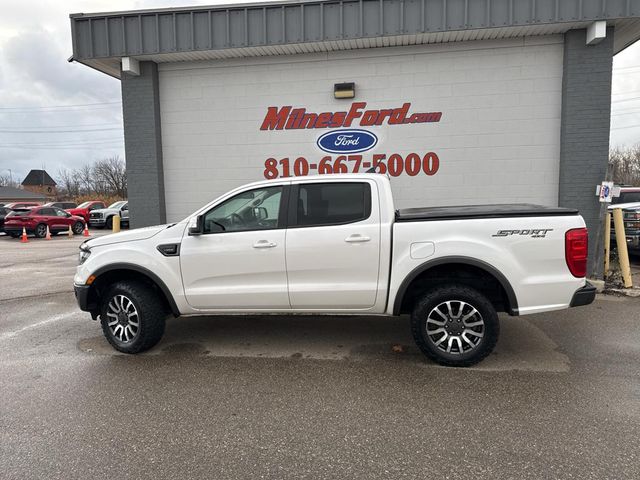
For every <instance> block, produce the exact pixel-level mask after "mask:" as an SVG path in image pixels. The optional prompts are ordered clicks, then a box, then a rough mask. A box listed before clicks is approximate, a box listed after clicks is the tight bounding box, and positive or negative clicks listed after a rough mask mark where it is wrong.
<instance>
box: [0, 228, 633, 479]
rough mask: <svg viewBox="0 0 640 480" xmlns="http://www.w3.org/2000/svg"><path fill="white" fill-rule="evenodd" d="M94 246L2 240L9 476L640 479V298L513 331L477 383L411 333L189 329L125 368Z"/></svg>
mask: <svg viewBox="0 0 640 480" xmlns="http://www.w3.org/2000/svg"><path fill="white" fill-rule="evenodd" d="M82 240H83V238H82V237H75V238H74V239H68V238H66V237H62V236H61V237H56V238H54V239H53V240H51V241H45V240H35V239H31V240H30V242H29V243H27V244H21V243H20V242H19V241H18V240H13V239H10V238H7V237H3V236H0V285H2V288H1V289H0V478H2V479H29V478H48V479H55V478H60V479H71V478H154V479H163V478H221V479H235V478H250V479H255V478H273V479H284V478H291V479H301V478H309V479H330V478H335V479H350V478H363V479H364V478H366V479H372V478H455V479H462V478H470V479H478V478H491V479H498V478H518V479H520V478H536V479H537V478H579V479H589V478H593V479H603V478H612V479H627V478H628V479H637V478H640V449H639V448H638V438H640V299H637V298H635V299H628V298H620V297H610V296H603V297H599V298H598V300H597V301H596V303H594V304H593V305H591V306H588V307H584V308H577V309H571V310H568V311H563V312H557V313H552V314H543V315H536V316H531V317H521V318H508V317H503V321H502V337H501V339H500V342H499V344H498V348H497V350H496V352H495V354H493V355H492V356H491V357H489V358H488V359H487V360H486V361H484V362H483V363H481V364H480V365H479V366H478V367H476V368H470V369H453V368H442V367H439V366H436V365H434V364H431V363H429V362H428V361H426V360H425V359H423V357H422V356H421V355H420V354H419V353H418V352H417V350H416V348H415V347H414V346H413V342H412V340H411V337H410V332H409V326H408V322H407V320H406V319H405V318H400V319H384V318H359V319H354V318H327V317H296V318H291V319H288V318H282V317H277V316H269V317H244V316H238V317H217V318H204V317H203V318H190V319H177V320H171V321H169V323H168V328H167V332H166V334H165V337H164V339H163V340H162V342H161V343H160V344H159V345H158V346H157V347H156V348H154V349H153V350H151V351H150V352H148V353H146V354H143V355H138V356H127V355H123V354H119V353H118V352H116V351H114V350H112V349H111V348H110V347H109V346H108V344H107V342H106V341H105V340H104V339H103V337H102V335H101V332H100V328H99V325H98V324H97V322H93V321H91V320H90V317H89V315H88V314H86V313H83V312H80V311H79V309H78V308H77V307H76V304H75V301H74V298H73V291H72V276H73V271H74V268H75V264H76V257H77V246H78V245H79V244H80V243H81V241H82Z"/></svg>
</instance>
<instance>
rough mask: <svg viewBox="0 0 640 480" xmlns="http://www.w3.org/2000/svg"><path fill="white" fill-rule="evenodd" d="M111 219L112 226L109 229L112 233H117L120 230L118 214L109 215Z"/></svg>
mask: <svg viewBox="0 0 640 480" xmlns="http://www.w3.org/2000/svg"><path fill="white" fill-rule="evenodd" d="M111 221H112V222H113V228H112V229H111V231H112V232H113V233H117V232H119V231H120V215H114V216H113V217H111Z"/></svg>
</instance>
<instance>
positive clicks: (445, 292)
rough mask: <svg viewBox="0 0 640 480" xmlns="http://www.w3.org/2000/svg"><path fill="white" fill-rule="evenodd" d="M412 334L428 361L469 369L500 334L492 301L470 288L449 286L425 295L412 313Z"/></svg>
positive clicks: (478, 360)
mask: <svg viewBox="0 0 640 480" xmlns="http://www.w3.org/2000/svg"><path fill="white" fill-rule="evenodd" d="M411 331H412V333H413V338H414V340H415V342H416V344H417V345H418V348H420V350H421V351H422V353H424V354H425V356H427V357H428V358H429V359H431V360H433V361H434V362H436V363H439V364H440V365H444V366H448V367H469V366H471V365H475V364H476V363H478V362H480V361H481V360H482V359H484V358H485V357H486V356H487V355H489V354H490V353H491V352H492V351H493V349H494V348H495V346H496V342H497V341H498V335H499V333H500V322H499V320H498V314H497V313H496V310H495V308H494V307H493V305H492V304H491V302H490V301H489V300H488V299H487V297H485V296H484V295H483V294H481V293H480V292H478V291H477V290H474V289H473V288H470V287H466V286H462V285H448V286H443V287H439V288H435V289H433V290H430V291H428V292H426V293H425V294H424V295H423V296H422V297H421V298H420V299H419V300H418V301H417V302H416V304H415V306H414V308H413V312H412V314H411Z"/></svg>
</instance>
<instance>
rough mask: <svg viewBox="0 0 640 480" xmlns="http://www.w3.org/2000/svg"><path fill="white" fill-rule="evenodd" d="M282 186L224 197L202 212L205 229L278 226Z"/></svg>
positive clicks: (238, 229) (219, 229) (246, 228)
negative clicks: (220, 201) (217, 203)
mask: <svg viewBox="0 0 640 480" xmlns="http://www.w3.org/2000/svg"><path fill="white" fill-rule="evenodd" d="M281 198H282V187H265V188H258V189H256V190H250V191H248V192H242V193H239V194H238V195H236V196H234V197H231V198H229V199H228V200H225V201H224V202H222V203H221V204H220V205H217V206H215V207H214V208H212V209H211V210H209V211H208V212H207V213H206V214H205V215H204V226H203V228H204V233H221V232H243V231H250V230H270V229H274V228H278V217H279V213H280V201H281Z"/></svg>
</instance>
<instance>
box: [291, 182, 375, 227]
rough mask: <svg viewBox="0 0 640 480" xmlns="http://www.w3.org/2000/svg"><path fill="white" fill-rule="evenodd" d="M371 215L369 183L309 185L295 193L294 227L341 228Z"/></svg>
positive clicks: (301, 187)
mask: <svg viewBox="0 0 640 480" xmlns="http://www.w3.org/2000/svg"><path fill="white" fill-rule="evenodd" d="M370 214H371V187H370V186H369V184H368V183H355V182H354V183H351V182H349V183H347V182H335V183H309V184H301V185H300V187H299V189H298V199H297V212H296V225H297V226H318V225H342V224H346V223H353V222H359V221H361V220H365V219H367V218H369V215H370Z"/></svg>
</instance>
